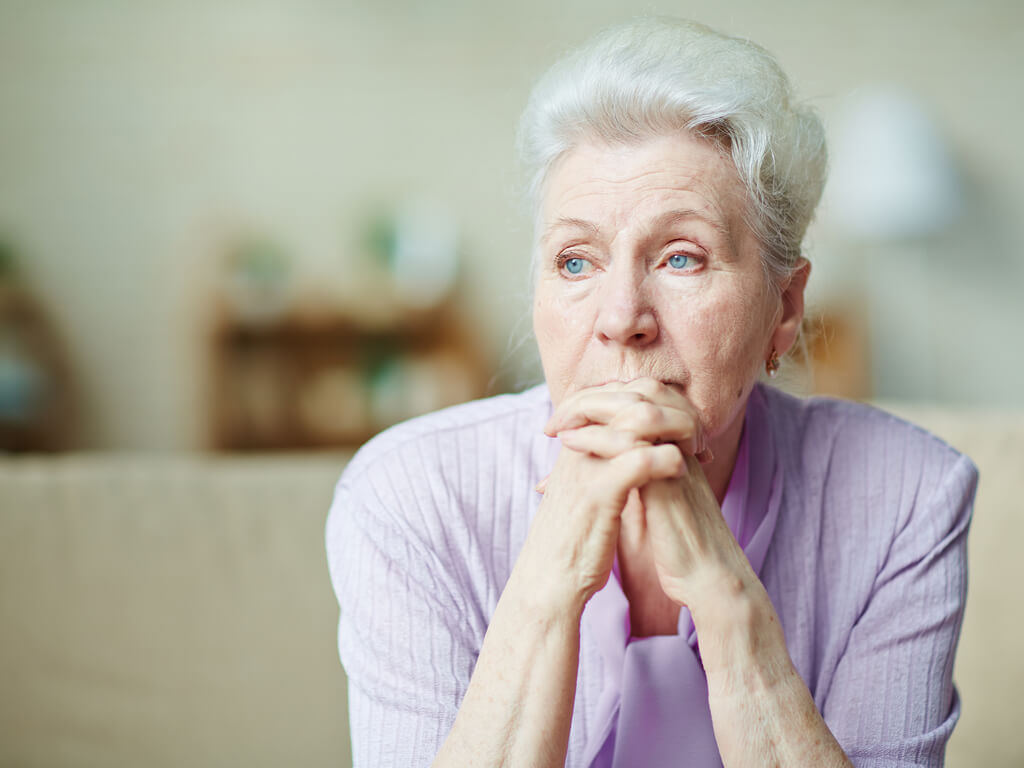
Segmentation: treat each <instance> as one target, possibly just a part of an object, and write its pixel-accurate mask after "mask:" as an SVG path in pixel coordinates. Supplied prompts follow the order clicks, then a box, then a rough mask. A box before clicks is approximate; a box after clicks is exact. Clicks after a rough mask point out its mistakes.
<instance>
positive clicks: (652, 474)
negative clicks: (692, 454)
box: [595, 443, 686, 504]
mask: <svg viewBox="0 0 1024 768" xmlns="http://www.w3.org/2000/svg"><path fill="white" fill-rule="evenodd" d="M685 472H686V462H685V460H684V458H683V454H682V451H680V450H679V447H678V446H676V445H672V444H670V443H666V444H665V445H645V446H640V447H638V448H634V449H633V450H631V451H628V452H627V453H624V454H621V455H620V456H616V457H615V458H614V459H611V460H610V461H609V462H608V471H607V472H605V473H602V474H601V476H600V478H595V481H596V482H599V483H601V484H603V485H605V486H606V487H607V488H608V490H609V492H610V493H611V494H612V495H614V496H615V498H616V501H617V502H618V501H621V503H623V504H624V503H625V501H626V497H627V496H628V495H629V492H630V491H631V490H632V489H633V488H640V487H642V486H644V485H646V484H647V483H649V482H651V481H652V480H665V479H668V478H670V477H681V476H682V474H683V473H685Z"/></svg>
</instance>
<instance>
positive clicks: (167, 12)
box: [0, 0, 1024, 768]
mask: <svg viewBox="0 0 1024 768" xmlns="http://www.w3.org/2000/svg"><path fill="white" fill-rule="evenodd" d="M640 13H660V14H672V15H681V16H690V17H693V18H697V19H698V20H700V21H703V22H705V23H707V24H710V25H711V26H713V27H716V28H718V29H721V30H723V31H725V32H728V33H731V34H734V35H739V36H744V37H749V38H751V39H753V40H755V41H757V42H758V43H760V44H762V45H764V46H765V47H766V48H768V49H769V50H770V51H772V52H774V53H775V54H776V55H777V57H778V59H779V61H780V62H781V64H782V66H783V68H784V69H785V70H786V71H787V72H788V73H789V75H790V76H791V78H792V79H793V81H794V85H795V87H796V89H797V91H798V93H799V94H801V95H802V96H803V97H804V98H806V99H807V100H809V101H810V103H811V104H812V105H814V106H815V107H816V108H817V109H818V111H819V112H820V114H821V115H822V117H823V118H824V120H825V123H826V127H827V130H828V134H829V140H830V145H831V153H832V163H831V164H832V174H831V180H830V182H829V186H828V188H827V190H826V193H825V199H824V201H823V203H822V206H821V208H820V210H819V217H818V220H817V221H816V222H815V223H814V224H813V225H812V229H811V231H810V233H809V235H808V238H807V241H806V246H807V252H808V256H809V257H810V258H811V260H812V262H813V264H814V269H813V274H812V276H811V283H810V289H809V290H810V313H809V314H810V317H809V322H808V325H809V328H810V331H811V333H810V335H809V339H810V341H809V345H808V349H807V353H806V356H807V357H809V358H810V362H811V364H812V366H811V367H812V369H813V377H810V378H809V377H806V376H802V375H799V373H798V371H799V369H800V366H799V365H798V362H799V361H794V362H792V363H787V364H786V366H785V368H784V370H785V371H787V372H789V373H790V376H789V379H788V381H787V382H786V385H787V386H790V387H792V388H794V389H799V390H802V391H806V392H825V393H831V394H839V395H844V396H848V397H855V398H863V399H872V400H881V401H885V402H886V403H889V404H892V405H893V406H894V407H895V408H896V410H897V411H898V412H899V413H902V414H904V415H906V416H907V417H908V418H910V419H911V420H913V421H915V422H918V423H922V424H924V425H925V426H926V427H927V428H929V429H932V430H934V431H935V432H936V433H937V434H939V435H941V436H943V437H944V438H945V439H947V440H949V441H950V443H951V444H952V445H954V446H956V447H958V448H960V449H962V450H964V451H965V452H967V453H968V455H970V456H972V457H973V458H974V460H975V461H976V462H977V463H978V465H979V467H981V473H982V478H983V479H982V483H981V488H980V491H979V496H978V505H977V510H976V515H975V521H974V523H973V525H972V532H971V573H970V578H971V600H970V601H969V604H968V611H967V616H966V618H965V625H964V635H963V641H962V642H961V648H960V653H959V655H958V659H957V670H956V679H957V681H958V685H959V686H960V691H961V693H962V695H963V701H964V718H963V720H962V722H961V725H960V726H959V727H958V729H957V732H956V733H955V734H954V737H953V741H952V742H951V745H950V752H949V756H950V760H949V763H948V764H949V765H950V766H957V767H958V768H959V767H960V766H976V765H982V764H984V765H988V766H993V767H996V768H1004V767H1005V768H1019V766H1021V765H1024V744H1022V743H1021V740H1020V739H1019V738H1017V732H1018V731H1019V727H1020V726H1019V719H1020V718H1019V706H1018V701H1019V693H1020V690H1021V687H1022V686H1024V665H1021V664H1020V661H1019V659H1020V653H1019V646H1020V637H1021V635H1022V634H1024V605H1022V604H1021V602H1020V600H1019V596H1018V595H1017V594H1016V589H1017V587H1016V585H1017V584H1018V583H1020V581H1021V579H1022V578H1024V574H1021V573H1018V572H1019V571H1020V570H1021V567H1022V566H1024V561H1022V560H1021V558H1020V557H1019V556H1018V553H1017V552H1016V551H1014V549H1013V548H1015V547H1017V542H1019V541H1020V540H1021V538H1022V537H1024V517H1022V516H1021V515H1020V497H1021V488H1020V483H1021V473H1020V467H1021V466H1022V464H1024V394H1022V392H1024V389H1022V387H1021V386H1020V383H1021V382H1022V381H1024V354H1022V346H1024V344H1022V342H1021V339H1020V335H1021V334H1020V332H1021V330H1022V329H1024V302H1022V301H1021V294H1022V292H1024V215H1022V214H1024V142H1021V141H1020V139H1019V133H1020V126H1021V125H1024V98H1022V93H1021V85H1020V74H1021V64H1020V51H1021V50H1024V4H1022V3H1020V2H1019V0H975V1H974V2H970V3H968V2H966V0H961V1H959V2H954V1H953V0H928V2H924V0H905V1H904V2H898V3H894V2H891V1H890V0H885V1H884V2H883V0H861V1H860V2H857V3H853V2H848V3H821V2H813V3H812V2H803V1H802V0H786V1H784V2H773V3H767V2H759V1H755V0H719V1H718V2H715V3H698V2H695V0H675V1H674V2H671V3H669V2H662V1H659V2H641V3H637V2H633V1H632V0H586V1H585V2H584V1H583V0H570V1H567V2H551V0H543V1H542V0H520V1H519V2H518V3H515V4H511V3H508V4H496V3H481V2H479V1H478V0H431V1H430V2H426V0H330V1H328V0H251V1H246V2H242V0H148V2H137V1H135V2H129V0H0V627H3V632H2V633H0V680H3V681H4V683H3V687H2V688H0V765H38V766H43V765H47V766H63V765H73V766H97V768H98V767H99V766H102V767H103V768H111V767H116V766H122V765H123V766H138V765H149V766H168V767H170V766H177V765H196V766H203V765H209V766H223V765H239V764H245V765H251V766H264V765H265V766H279V765H296V764H297V765H304V766H321V765H322V766H339V765H340V766H344V765H347V764H348V763H347V762H346V759H345V757H344V756H345V755H346V754H347V753H348V749H349V744H348V735H347V729H346V728H345V726H344V724H345V721H346V697H345V677H344V675H343V673H342V670H341V668H340V666H339V664H338V656H337V646H336V629H337V625H336V619H337V616H338V604H337V602H336V601H335V598H334V595H333V594H332V591H331V588H330V584H329V581H328V578H327V573H326V565H325V557H324V545H323V531H324V518H325V515H326V513H327V509H328V507H329V505H330V503H331V489H332V488H333V486H334V483H335V482H336V480H337V478H338V474H339V472H340V471H341V468H342V467H343V466H344V463H345V461H346V460H347V458H348V457H349V456H350V455H351V453H350V452H351V450H352V449H353V448H354V447H356V446H357V445H359V444H360V443H361V442H363V441H364V440H365V439H366V438H367V437H369V436H370V435H372V434H373V433H374V432H376V431H378V430H380V429H381V428H383V427H385V426H387V425H388V424H391V423H393V422H395V421H398V420H401V419H404V418H406V417H409V416H412V415H415V414H417V413H421V412H424V411H429V410H432V409H435V408H438V407H441V406H443V405H446V404H448V403H452V402H457V401H460V400H465V399H468V398H471V397H477V396H482V395H488V394H494V393H498V392H503V391H512V390H518V389H521V388H523V387H525V386H527V385H529V384H532V383H535V382H537V381H539V379H540V375H539V366H538V365H537V360H536V353H535V351H534V347H533V343H532V339H531V336H530V324H529V310H528V300H527V297H528V291H529V286H528V282H527V262H528V256H529V249H530V238H531V233H530V226H529V218H528V216H527V215H526V212H525V210H524V206H523V204H522V202H521V200H520V197H519V190H520V188H521V181H522V180H521V178H520V176H519V172H518V170H517V166H516V158H515V153H514V136H515V126H516V121H517V119H518V116H519V113H520V110H521V109H522V108H523V106H524V104H525V102H526V98H527V94H528V92H529V89H530V87H531V84H532V83H533V82H534V81H535V79H536V78H537V77H539V75H540V74H541V73H542V71H543V70H544V69H545V68H546V67H547V66H548V65H550V64H551V63H552V62H553V61H554V60H555V59H556V58H557V57H558V56H559V55H560V54H562V53H563V52H565V51H566V50H568V49H570V48H572V47H574V46H576V45H578V44H579V43H581V42H582V41H583V40H585V39H587V38H588V37H589V36H590V35H592V34H593V33H594V32H596V31H597V30H598V29H600V28H603V27H605V26H607V25H609V24H613V23H616V22H619V21H622V20H625V19H628V18H630V17H632V16H634V15H637V14H640ZM323 449H330V450H323ZM300 451H301V452H300ZM1014 569H1016V571H1015V570H1014Z"/></svg>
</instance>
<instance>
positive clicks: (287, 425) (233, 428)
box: [211, 305, 489, 451]
mask: <svg viewBox="0 0 1024 768" xmlns="http://www.w3.org/2000/svg"><path fill="white" fill-rule="evenodd" d="M478 350H479V348H478V345H477V342H476V340H475V339H473V338H471V337H470V335H469V334H468V333H467V331H466V325H465V323H464V322H462V321H461V319H460V317H459V315H458V313H457V311H456V310H455V308H454V307H453V306H451V305H445V306H441V307H438V308H436V309H431V310H408V311H395V312H388V313H382V315H381V316H380V317H377V318H365V317H364V318H360V317H353V316H349V315H345V314H343V313H329V312H322V311H321V312H315V313H310V312H305V313H303V312H292V313H289V314H288V315H285V316H282V317H280V318H278V319H276V320H274V321H269V322H268V321H264V322H260V323H245V322H240V321H237V320H234V319H232V318H231V316H230V313H228V312H222V313H221V319H220V320H219V321H218V322H217V324H216V327H215V329H214V333H213V334H212V361H211V362H212V370H213V390H212V401H211V406H212V408H211V423H212V437H211V442H212V445H213V447H214V448H216V449H221V450H275V451H276V450H288V449H302V450H309V449H318V448H325V449H327V448H344V449H351V448H353V447H356V446H358V445H359V444H361V443H363V442H365V441H366V440H368V439H369V438H370V437H371V436H373V435H374V434H376V433H377V432H379V431H381V430H382V429H385V428H386V427H388V426H391V425H392V424H394V423H396V422H398V421H402V420H404V419H406V418H410V417H412V416H416V415H419V414H420V413H425V412H427V411H431V410H435V409H437V408H441V407H444V406H446V405H450V404H453V403H456V402H461V401H464V400H468V399H472V398H474V397H480V396H482V395H484V394H486V388H487V383H488V378H489V369H488V366H487V365H486V364H485V363H484V361H483V357H482V355H481V354H480V353H479V351H478Z"/></svg>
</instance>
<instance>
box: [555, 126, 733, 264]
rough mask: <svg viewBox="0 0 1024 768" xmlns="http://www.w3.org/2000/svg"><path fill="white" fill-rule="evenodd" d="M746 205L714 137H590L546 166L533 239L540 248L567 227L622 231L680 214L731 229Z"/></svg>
mask: <svg viewBox="0 0 1024 768" xmlns="http://www.w3.org/2000/svg"><path fill="white" fill-rule="evenodd" d="M747 210H748V204H747V192H746V188H745V187H744V185H743V183H742V182H741V181H740V179H739V175H738V174H737V172H736V169H735V166H734V165H733V162H732V158H731V156H730V155H729V154H728V153H727V152H724V151H723V149H722V146H721V145H720V144H719V143H717V142H713V141H710V140H707V139H704V138H701V137H693V136H691V135H689V134H682V135H678V134H675V135H671V136H657V137H651V138H648V139H645V140H642V141H636V142H629V143H625V142H617V143H614V144H610V143H606V142H601V141H594V140H590V141H586V142H582V143H580V144H578V145H576V146H575V147H574V148H573V149H571V150H569V151H567V152H565V153H563V155H562V156H561V157H560V158H559V159H558V160H557V161H556V162H555V163H553V164H552V166H551V168H550V170H549V172H548V174H547V177H546V178H545V180H544V183H543V185H542V187H541V189H540V199H539V200H538V205H537V210H536V219H535V243H536V245H537V246H540V247H543V246H545V245H546V244H548V243H549V242H550V241H551V240H552V239H553V238H555V236H556V235H557V234H558V233H559V232H560V231H562V230H564V229H566V228H577V229H580V228H583V229H586V228H587V227H590V228H591V229H597V228H599V227H604V228H606V229H613V230H616V231H623V230H626V229H628V228H630V227H640V228H643V227H649V226H654V225H655V224H657V223H659V222H665V221H668V220H677V219H679V218H680V214H681V213H685V212H689V213H691V214H692V215H693V216H694V217H696V218H699V219H701V220H703V221H705V222H706V223H707V224H708V225H709V226H712V227H714V228H715V229H717V230H718V231H719V232H720V233H723V234H728V233H732V232H734V231H736V232H737V233H738V230H741V229H745V228H746V213H747ZM606 234H607V233H606Z"/></svg>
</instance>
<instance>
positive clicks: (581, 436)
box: [558, 424, 650, 459]
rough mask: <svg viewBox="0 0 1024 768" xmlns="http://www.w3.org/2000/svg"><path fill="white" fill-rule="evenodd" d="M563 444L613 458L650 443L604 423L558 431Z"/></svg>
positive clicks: (595, 454) (601, 456) (606, 457)
mask: <svg viewBox="0 0 1024 768" xmlns="http://www.w3.org/2000/svg"><path fill="white" fill-rule="evenodd" d="M558 439H559V440H561V441H562V445H564V446H566V447H568V448H572V449H573V450H574V451H580V452H581V453H589V454H591V455H593V456H599V457H600V458H602V459H613V458H615V457H616V456H619V455H621V454H623V453H626V451H630V450H632V449H633V448H637V447H638V446H641V445H649V444H650V443H649V442H647V441H645V440H642V439H640V438H638V437H637V435H635V434H633V433H632V432H623V431H621V430H618V429H612V428H611V427H608V426H605V425H602V424H590V425H588V426H586V427H577V428H576V429H567V430H563V431H561V432H559V433H558Z"/></svg>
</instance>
